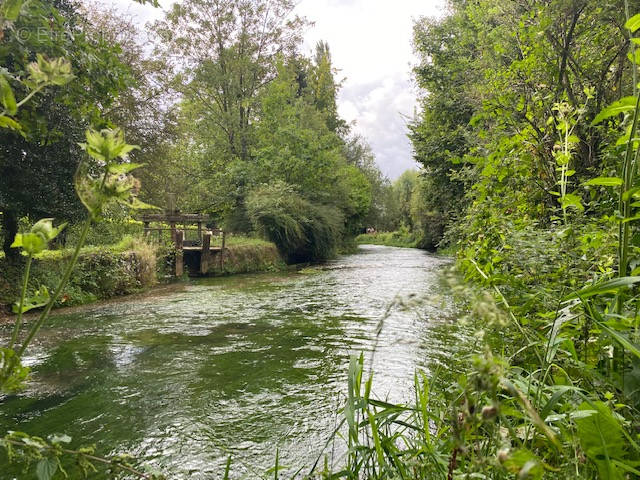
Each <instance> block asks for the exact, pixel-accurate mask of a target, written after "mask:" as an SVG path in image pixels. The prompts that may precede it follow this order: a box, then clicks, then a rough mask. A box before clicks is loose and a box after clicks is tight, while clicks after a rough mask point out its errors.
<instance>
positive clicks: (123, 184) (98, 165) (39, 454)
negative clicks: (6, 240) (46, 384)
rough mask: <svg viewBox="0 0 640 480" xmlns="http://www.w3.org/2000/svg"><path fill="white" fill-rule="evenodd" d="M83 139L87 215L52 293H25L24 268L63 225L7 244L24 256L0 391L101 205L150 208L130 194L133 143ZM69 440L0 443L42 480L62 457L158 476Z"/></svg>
mask: <svg viewBox="0 0 640 480" xmlns="http://www.w3.org/2000/svg"><path fill="white" fill-rule="evenodd" d="M86 139H87V141H86V143H83V144H81V146H82V148H83V149H84V150H85V151H86V152H87V153H88V154H89V155H88V157H89V158H88V159H87V160H86V161H84V162H83V163H82V164H81V165H80V167H79V168H78V173H77V175H76V179H75V185H76V191H77V193H78V196H79V198H80V200H81V201H82V203H83V204H84V206H85V207H86V209H87V212H88V216H87V219H86V220H85V222H84V224H83V227H82V230H81V234H80V239H79V241H78V244H77V245H76V246H75V249H74V251H73V254H72V256H71V259H70V260H69V262H68V264H67V265H66V267H65V269H64V273H63V276H62V278H61V279H60V281H59V283H58V285H57V286H56V287H55V288H54V289H53V293H51V294H50V293H49V290H48V289H47V288H46V287H44V286H42V287H40V288H39V289H38V290H36V291H35V292H31V293H29V292H28V285H29V273H30V267H31V262H32V260H33V258H34V256H35V255H38V254H39V253H41V252H43V251H44V250H46V249H47V248H48V244H49V242H51V240H53V239H54V238H55V237H56V236H57V235H58V234H59V233H60V232H61V231H62V230H63V229H64V228H65V226H66V225H65V224H62V225H59V226H57V227H55V226H54V225H53V219H51V218H45V219H42V220H40V221H38V222H36V223H35V224H34V225H33V226H32V227H31V229H30V230H29V231H27V232H23V233H19V234H18V235H16V238H15V241H14V242H13V245H12V246H13V247H15V248H20V249H22V252H23V254H24V255H25V256H26V257H27V260H26V266H25V273H24V278H23V282H22V290H21V295H20V298H19V300H18V301H17V302H16V303H15V304H14V308H13V310H14V312H15V313H16V314H17V316H16V320H15V324H14V327H13V332H12V335H11V339H10V341H9V344H8V345H7V346H6V347H0V392H2V393H13V392H16V391H18V390H19V389H20V388H22V387H23V386H24V384H25V382H26V380H27V378H28V375H29V368H28V367H25V366H23V365H22V363H21V358H22V356H23V355H24V353H25V352H26V350H27V348H28V347H29V345H30V344H31V343H32V342H33V339H34V338H35V336H36V335H37V333H38V331H39V330H40V329H41V328H42V326H43V325H44V323H45V322H46V321H47V319H48V318H49V315H50V313H51V309H52V308H53V306H54V304H55V303H56V301H57V300H58V299H59V298H60V296H61V294H62V292H63V291H64V288H65V286H66V285H67V283H68V281H69V279H70V278H71V275H72V273H73V269H74V266H75V264H76V262H77V260H78V256H79V255H80V251H81V249H82V246H83V245H84V242H85V240H86V238H87V234H88V233H89V230H90V228H91V226H92V225H93V224H94V223H95V222H98V221H100V220H101V219H102V214H103V211H104V209H105V208H106V207H107V206H109V205H110V204H112V203H114V202H115V203H119V204H122V205H125V206H126V207H128V208H130V209H134V210H135V209H141V208H145V209H146V208H152V207H151V206H150V205H147V204H145V203H143V202H141V201H139V200H138V199H137V198H136V190H137V181H136V180H135V179H134V178H133V177H132V176H131V175H130V172H132V171H133V170H135V169H137V168H139V167H140V166H141V165H140V164H136V163H130V162H129V161H128V153H129V152H130V151H131V150H133V149H134V148H137V147H136V146H134V145H129V144H127V143H126V141H125V138H124V134H123V133H122V131H121V130H119V129H105V130H101V131H96V130H89V131H87V133H86ZM35 308H43V309H42V311H41V312H40V314H39V316H38V317H37V319H36V320H35V321H34V322H33V323H32V324H31V325H30V327H29V328H28V331H27V334H26V336H25V337H24V339H23V340H22V341H21V342H19V341H18V340H19V337H20V330H21V327H22V323H23V322H22V320H23V314H24V313H25V312H28V311H29V310H32V309H35ZM70 441H71V438H70V437H68V436H66V435H50V436H49V437H48V439H47V440H45V439H43V438H40V437H33V436H29V435H27V434H25V433H22V432H8V433H7V435H6V436H5V437H4V438H2V439H1V440H0V445H2V446H3V447H4V448H5V449H6V451H7V455H8V457H9V460H10V461H14V460H19V461H21V462H22V463H23V464H25V465H26V468H28V467H29V465H31V464H32V463H36V474H37V476H38V479H39V480H43V479H44V480H48V479H50V478H52V477H53V476H54V475H55V473H56V472H57V471H60V472H61V474H62V475H63V476H65V477H66V476H67V474H66V471H65V470H64V468H63V464H62V462H61V457H63V456H67V457H72V458H75V463H76V465H77V466H78V468H79V469H80V470H81V471H82V472H83V473H84V474H85V475H87V474H88V473H89V472H91V471H96V470H97V469H96V465H97V464H103V465H105V466H106V467H107V468H108V469H109V470H110V471H113V472H116V471H121V472H125V473H127V474H132V475H136V476H138V477H140V478H150V479H151V478H161V476H159V475H158V474H155V473H144V472H140V471H138V470H136V469H134V468H133V467H132V465H131V459H130V457H128V456H126V455H125V456H123V455H118V456H114V457H111V458H102V457H97V456H95V455H94V449H93V447H84V448H80V449H77V450H71V449H68V448H65V447H64V445H65V444H67V443H69V442H70Z"/></svg>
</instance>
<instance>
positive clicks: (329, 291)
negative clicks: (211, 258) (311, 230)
mask: <svg viewBox="0 0 640 480" xmlns="http://www.w3.org/2000/svg"><path fill="white" fill-rule="evenodd" d="M446 264H447V260H446V259H443V258H441V257H438V256H434V255H431V254H428V253H426V252H423V251H420V250H415V249H399V248H390V247H381V246H363V247H361V248H360V250H359V252H358V253H357V254H354V255H348V256H343V257H341V258H339V259H338V260H335V261H332V262H330V263H327V264H325V265H323V266H321V267H314V268H311V269H306V270H304V271H302V272H295V273H294V272H289V273H278V274H261V275H242V276H235V277H228V278H210V279H199V280H192V281H190V282H189V283H188V284H187V285H186V286H185V287H184V288H180V289H177V290H176V291H170V292H165V293H164V294H162V295H149V296H145V297H132V298H129V299H126V300H123V301H118V302H111V303H107V304H102V305H96V306H92V307H89V308H83V309H80V310H75V311H73V312H71V313H61V314H57V315H55V316H54V317H53V318H52V319H51V321H50V322H49V324H48V325H47V326H46V327H45V328H43V330H42V331H41V333H40V334H39V336H38V340H37V342H36V343H35V344H34V346H33V348H31V349H30V350H29V352H28V353H29V355H28V356H27V357H26V358H25V363H27V364H30V365H31V366H32V368H33V371H34V376H33V380H32V382H31V384H30V386H29V389H28V390H27V391H26V392H23V393H22V394H21V395H19V396H14V397H9V398H4V399H2V400H0V431H6V430H22V431H25V432H28V433H30V434H34V435H44V434H46V433H52V432H60V433H66V434H69V435H71V436H72V437H73V444H72V445H73V446H78V445H82V444H93V443H95V444H96V445H97V451H98V452H99V453H103V454H111V453H116V452H123V451H126V452H129V453H132V454H134V455H136V456H138V457H139V458H142V459H144V460H145V461H146V462H147V463H148V464H151V465H153V466H156V467H158V468H160V469H162V470H164V471H165V472H167V473H170V474H171V478H191V479H209V478H219V477H221V473H222V471H223V470H224V464H225V462H226V459H227V456H228V455H229V454H231V455H232V458H233V474H234V475H233V476H234V477H236V478H238V477H247V478H256V477H258V476H260V475H262V474H263V473H264V472H265V470H266V469H267V468H268V467H269V466H271V465H273V463H274V459H275V452H276V449H278V450H279V452H280V456H281V463H284V464H286V465H287V466H288V467H289V468H290V470H291V471H295V470H297V469H298V468H299V467H300V466H302V465H305V464H309V463H312V462H313V460H315V458H316V457H317V455H318V454H320V452H321V450H322V446H323V445H324V443H325V441H326V439H327V437H328V436H329V434H330V432H331V431H332V430H333V429H334V428H335V424H336V422H337V421H338V417H337V413H336V412H337V410H338V408H339V407H340V406H341V405H342V403H343V399H344V392H345V387H346V370H347V367H348V362H349V356H350V355H351V354H354V353H358V352H361V351H364V352H365V354H366V356H367V358H368V359H371V352H372V350H373V348H374V346H376V351H375V355H374V356H373V364H374V365H373V367H374V368H373V370H374V371H375V376H374V390H375V393H376V395H377V396H378V397H381V398H387V399H389V400H392V401H402V400H403V399H405V398H407V396H408V395H410V391H411V385H412V379H413V373H414V371H415V369H416V368H427V366H433V365H434V364H437V363H443V364H446V363H448V361H449V356H450V355H451V354H452V351H455V345H453V346H452V344H455V343H456V342H455V335H456V333H455V332H454V331H452V330H451V329H446V330H443V329H442V328H440V327H441V326H442V324H443V322H449V321H450V318H451V317H452V313H451V307H449V306H448V301H447V299H446V297H443V296H442V291H441V290H442V289H441V288H440V287H439V286H438V285H439V283H438V274H439V272H440V271H441V270H442V268H443V267H444V266H445V265H446ZM418 300H419V301H418ZM381 320H383V328H382V331H381V334H380V335H379V338H376V329H377V327H378V325H379V323H380V321H381ZM443 332H445V333H443ZM8 333H9V332H8V328H4V329H3V330H0V337H2V338H0V343H2V342H4V341H6V337H7V335H8ZM452 338H453V341H452ZM1 455H3V453H0V462H2V463H4V462H6V458H5V457H4V456H1ZM10 478H23V476H22V475H21V474H19V473H16V472H15V471H11V470H7V469H5V468H1V469H0V479H2V480H4V479H10Z"/></svg>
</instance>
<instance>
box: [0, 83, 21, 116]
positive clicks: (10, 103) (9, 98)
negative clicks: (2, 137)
mask: <svg viewBox="0 0 640 480" xmlns="http://www.w3.org/2000/svg"><path fill="white" fill-rule="evenodd" d="M0 102H2V106H3V107H4V109H5V110H6V112H7V113H8V114H9V115H15V114H16V112H17V111H18V106H17V104H16V97H15V96H14V95H13V90H12V89H11V85H9V82H8V81H7V78H6V77H5V76H4V75H2V74H0Z"/></svg>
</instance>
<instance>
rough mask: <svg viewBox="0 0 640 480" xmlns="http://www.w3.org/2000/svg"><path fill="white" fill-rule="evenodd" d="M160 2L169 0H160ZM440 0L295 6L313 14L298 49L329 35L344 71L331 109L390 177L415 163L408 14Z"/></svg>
mask: <svg viewBox="0 0 640 480" xmlns="http://www.w3.org/2000/svg"><path fill="white" fill-rule="evenodd" d="M116 3H117V4H119V5H126V6H127V7H126V8H127V9H128V10H129V12H130V13H132V14H134V15H135V16H136V17H137V19H138V21H139V22H140V23H141V24H144V23H145V22H147V21H150V20H154V19H157V18H160V17H161V16H162V11H161V10H160V9H154V8H152V7H150V6H141V5H139V4H136V3H133V2H131V0H116ZM161 3H162V5H163V6H165V7H167V6H169V5H170V4H171V2H170V0H161ZM444 4H445V0H395V1H389V0H300V1H299V4H298V6H297V7H296V13H297V14H299V15H303V16H306V17H307V18H308V19H309V20H311V21H313V22H315V26H314V27H311V28H310V29H309V30H308V31H307V33H306V35H305V42H304V49H305V51H306V52H307V53H311V52H313V50H314V48H315V44H316V43H317V42H318V41H319V40H325V41H327V42H329V46H330V48H331V53H332V57H333V63H334V66H335V67H336V68H338V69H339V71H340V74H339V78H344V79H345V81H344V83H343V89H342V91H341V93H340V96H339V98H338V102H339V105H338V110H339V112H340V114H341V115H343V117H344V118H345V120H347V121H348V122H351V121H353V120H355V121H356V122H357V126H356V127H355V129H356V130H357V131H358V132H359V133H361V134H363V135H364V136H365V137H366V138H367V139H368V140H369V142H370V143H371V146H372V149H373V151H374V153H375V154H376V158H377V161H378V164H379V165H380V168H381V169H382V171H383V172H384V173H385V174H386V175H388V176H389V177H391V178H396V177H398V176H399V175H400V174H401V173H402V172H403V171H404V170H406V169H408V168H413V167H415V164H414V162H413V160H412V154H411V146H410V144H409V141H408V139H407V137H406V133H407V131H406V127H405V119H404V118H403V116H408V117H411V116H412V115H413V111H414V108H415V106H416V101H415V99H416V92H415V91H414V89H413V85H412V82H411V74H410V71H411V64H413V63H414V58H413V55H412V49H411V36H412V27H413V20H414V19H415V18H418V17H420V16H438V15H442V14H443V12H444V8H445V7H444Z"/></svg>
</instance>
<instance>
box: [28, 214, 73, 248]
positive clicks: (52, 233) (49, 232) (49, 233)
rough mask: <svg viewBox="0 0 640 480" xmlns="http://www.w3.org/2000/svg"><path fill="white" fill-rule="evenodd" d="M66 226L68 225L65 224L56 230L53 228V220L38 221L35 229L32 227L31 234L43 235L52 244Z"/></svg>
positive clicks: (43, 219)
mask: <svg viewBox="0 0 640 480" xmlns="http://www.w3.org/2000/svg"><path fill="white" fill-rule="evenodd" d="M66 226H67V224H66V223H63V224H61V225H60V226H59V227H57V228H55V227H54V226H53V218H42V219H40V220H38V221H37V222H36V223H35V224H34V225H33V227H31V232H32V233H41V234H42V235H43V236H44V238H45V239H46V240H47V241H48V242H50V241H51V240H53V239H54V238H56V237H57V236H58V235H59V234H60V232H61V231H62V230H64V228H65V227H66Z"/></svg>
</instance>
